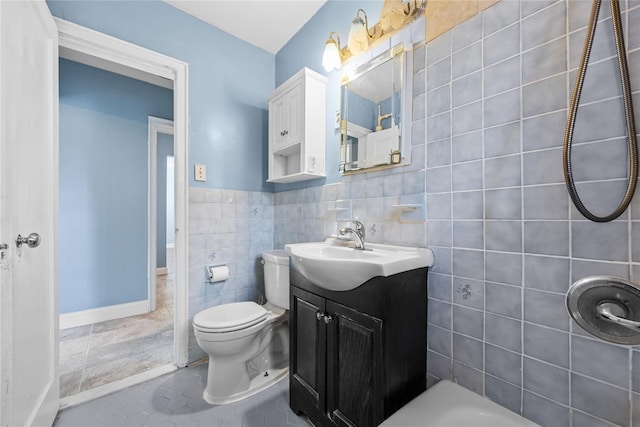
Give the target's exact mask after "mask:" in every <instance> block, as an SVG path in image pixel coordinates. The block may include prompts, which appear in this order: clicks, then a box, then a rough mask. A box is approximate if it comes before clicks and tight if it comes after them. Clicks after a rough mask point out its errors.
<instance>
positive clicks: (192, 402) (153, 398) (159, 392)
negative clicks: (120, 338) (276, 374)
mask: <svg viewBox="0 0 640 427" xmlns="http://www.w3.org/2000/svg"><path fill="white" fill-rule="evenodd" d="M207 367H208V365H207V364H206V363H205V364H202V365H198V366H193V367H189V368H183V369H178V370H177V371H174V372H172V373H170V374H167V375H163V376H161V377H159V378H156V379H153V380H151V381H147V382H144V383H142V384H138V385H135V386H132V387H129V388H126V389H124V390H122V391H119V392H117V393H114V394H111V395H109V396H105V397H102V398H99V399H96V400H92V401H90V402H87V403H83V404H81V405H77V406H74V407H71V408H67V409H64V410H62V411H60V412H59V413H58V416H57V417H56V420H55V422H54V424H53V425H54V426H55V427H69V426H82V427H85V426H92V427H93V426H96V427H97V426H211V427H288V426H304V427H312V425H311V424H310V423H309V422H308V421H307V419H306V418H305V417H303V416H302V417H299V416H296V415H295V414H294V413H293V412H292V411H291V409H290V408H289V378H288V377H286V378H284V379H282V380H281V381H280V382H279V383H277V384H276V385H274V386H273V387H271V388H269V389H268V390H265V391H262V392H260V393H258V394H257V395H255V396H252V397H250V398H248V399H245V400H243V401H240V402H236V403H230V404H227V405H220V406H212V405H209V404H207V403H206V402H205V401H204V400H203V399H202V391H203V390H204V387H205V384H206V382H207Z"/></svg>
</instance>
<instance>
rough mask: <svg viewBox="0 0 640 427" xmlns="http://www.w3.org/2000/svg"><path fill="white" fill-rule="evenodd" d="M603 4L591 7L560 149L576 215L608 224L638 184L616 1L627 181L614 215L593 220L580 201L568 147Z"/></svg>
mask: <svg viewBox="0 0 640 427" xmlns="http://www.w3.org/2000/svg"><path fill="white" fill-rule="evenodd" d="M601 3H602V0H594V1H593V7H592V8H591V17H590V18H589V28H588V30H587V37H586V39H585V44H584V51H583V53H582V59H581V61H580V68H579V70H578V77H577V79H576V85H575V88H574V91H573V96H572V98H571V105H570V107H569V117H568V120H567V130H566V132H565V138H564V146H563V161H564V179H565V182H566V184H567V189H568V190H569V196H571V200H573V204H574V205H575V206H576V208H577V209H578V211H579V212H580V213H581V214H582V215H584V216H585V217H586V218H587V219H590V220H591V221H594V222H608V221H613V220H614V219H616V218H618V217H619V216H620V215H621V214H622V213H623V212H624V211H625V209H627V207H628V206H629V203H631V199H632V198H633V193H634V192H635V189H636V184H637V181H638V142H637V140H636V129H635V123H634V115H633V104H632V100H631V87H630V84H629V68H628V66H627V56H626V50H625V47H624V36H623V33H622V22H621V18H620V5H619V4H618V0H611V18H612V19H611V20H612V23H613V32H614V35H615V41H616V52H617V55H618V68H619V70H620V77H621V81H622V92H623V93H622V95H623V99H624V110H625V116H626V122H627V146H628V149H629V177H628V179H629V180H628V185H627V191H626V192H625V195H624V198H623V199H622V201H621V202H620V205H619V206H618V207H617V208H616V210H615V211H614V212H612V213H611V214H609V215H607V216H602V217H601V216H596V215H594V214H593V213H591V212H590V211H589V210H588V209H587V208H586V207H585V205H584V204H583V203H582V201H581V200H580V197H579V196H578V191H577V190H576V186H575V182H574V180H573V172H572V170H571V145H572V140H573V130H574V127H575V122H576V115H577V113H578V104H579V103H580V95H581V93H582V86H583V83H584V78H585V76H586V74H587V64H588V63H589V55H590V54H591V48H592V46H593V38H594V35H595V32H596V25H597V21H598V14H599V13H600V4H601Z"/></svg>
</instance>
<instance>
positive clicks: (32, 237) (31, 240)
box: [16, 233, 40, 248]
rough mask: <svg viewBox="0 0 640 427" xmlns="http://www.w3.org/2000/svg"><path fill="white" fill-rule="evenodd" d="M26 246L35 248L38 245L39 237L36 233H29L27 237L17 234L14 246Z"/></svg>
mask: <svg viewBox="0 0 640 427" xmlns="http://www.w3.org/2000/svg"><path fill="white" fill-rule="evenodd" d="M25 243H26V244H27V246H29V247H30V248H36V247H38V246H39V245H40V235H39V234H38V233H31V234H29V235H28V236H27V237H22V236H21V235H20V234H18V238H17V239H16V246H17V247H19V248H21V247H22V245H24V244H25Z"/></svg>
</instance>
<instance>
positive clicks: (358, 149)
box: [339, 45, 413, 174]
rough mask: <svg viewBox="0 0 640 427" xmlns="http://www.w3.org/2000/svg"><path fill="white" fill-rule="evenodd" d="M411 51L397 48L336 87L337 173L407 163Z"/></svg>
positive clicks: (348, 172)
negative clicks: (338, 167) (338, 148)
mask: <svg viewBox="0 0 640 427" xmlns="http://www.w3.org/2000/svg"><path fill="white" fill-rule="evenodd" d="M412 68H413V67H412V63H411V51H407V50H405V49H404V48H403V46H402V45H398V46H396V47H394V48H392V49H390V50H388V51H386V52H385V53H383V54H381V55H379V56H377V57H375V58H373V59H372V60H370V61H368V62H366V63H365V64H363V65H361V66H359V67H358V68H357V69H355V70H354V71H353V72H351V73H349V74H348V75H346V76H344V77H343V79H342V83H341V86H340V113H339V126H340V172H341V173H343V174H350V173H356V172H365V171H371V170H372V169H382V168H388V167H396V166H403V165H407V164H409V163H410V162H411V158H410V153H411V141H410V135H411V127H410V126H411V102H412V99H411V92H412V89H411V81H412V79H411V78H410V74H408V72H407V71H408V70H411V69H412Z"/></svg>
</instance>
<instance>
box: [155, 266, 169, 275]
mask: <svg viewBox="0 0 640 427" xmlns="http://www.w3.org/2000/svg"><path fill="white" fill-rule="evenodd" d="M166 275H167V267H158V268H156V276H166Z"/></svg>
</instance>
